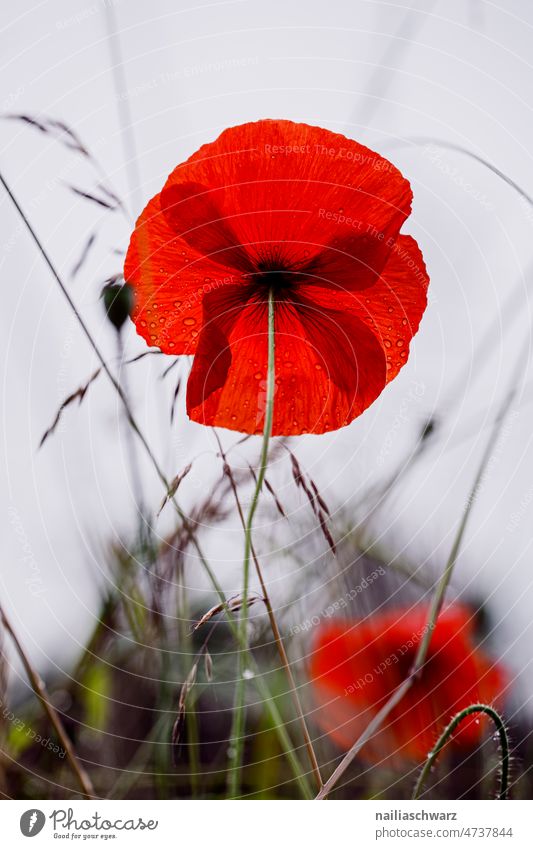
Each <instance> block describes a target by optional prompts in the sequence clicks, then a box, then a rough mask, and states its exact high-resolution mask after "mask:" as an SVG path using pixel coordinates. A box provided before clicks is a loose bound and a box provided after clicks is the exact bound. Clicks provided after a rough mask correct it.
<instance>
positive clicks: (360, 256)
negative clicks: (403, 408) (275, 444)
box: [124, 120, 428, 435]
mask: <svg viewBox="0 0 533 849" xmlns="http://www.w3.org/2000/svg"><path fill="white" fill-rule="evenodd" d="M410 208H411V189H410V186H409V183H408V182H407V180H406V179H405V178H404V177H403V176H402V175H401V174H400V172H399V171H398V170H397V169H396V168H395V167H394V165H392V164H391V163H390V162H388V161H387V160H386V159H384V158H383V157H381V156H380V155H379V154H377V153H374V152H373V151H371V150H369V149H368V148H366V147H363V146H362V145H360V144H359V143H358V142H356V141H353V140H351V139H347V138H345V137H344V136H342V135H340V134H338V133H332V132H330V131H328V130H323V129H320V128H319V127H311V126H308V125H306V124H295V123H293V122H291V121H284V120H275V121H274V120H265V121H258V122H256V123H250V124H244V125H242V126H238V127H232V128H231V129H228V130H225V131H224V132H223V133H222V134H221V135H220V136H219V138H218V139H217V140H216V141H214V142H212V143H210V144H206V145H203V147H201V148H200V149H199V150H198V151H197V152H196V153H195V154H193V156H191V157H190V159H188V160H187V162H185V163H183V164H182V165H179V166H178V167H177V168H176V169H175V170H174V171H173V172H172V174H171V175H170V177H169V178H168V180H167V182H166V184H165V186H164V188H163V190H162V191H161V192H160V194H158V195H156V196H155V197H154V198H152V200H151V201H150V202H149V203H148V205H147V206H146V208H145V210H144V211H143V213H142V214H141V216H140V218H139V219H138V221H137V224H136V227H135V230H134V232H133V235H132V237H131V241H130V245H129V249H128V253H127V256H126V261H125V266H124V276H125V279H126V281H127V282H128V283H129V284H130V285H131V286H132V287H133V289H134V292H135V308H134V312H133V320H134V322H135V324H136V327H137V330H138V332H139V333H140V334H141V335H142V336H143V337H144V338H145V339H146V341H147V342H148V343H149V344H150V345H154V346H158V347H159V348H160V349H161V350H162V351H163V352H165V353H168V354H194V355H195V358H194V364H193V368H192V372H191V375H190V379H189V385H188V392H187V410H188V413H189V416H190V417H191V418H192V419H193V420H195V421H197V422H200V423H202V424H205V425H217V426H221V427H226V428H230V429H232V430H239V431H243V432H246V433H261V432H262V430H263V425H264V413H265V400H266V397H265V388H266V371H267V300H268V293H269V291H272V292H273V294H274V301H275V318H274V324H275V342H276V355H275V371H276V383H275V397H274V423H273V434H275V435H276V434H277V435H279V434H285V435H294V434H299V433H323V432H324V431H328V430H335V429H337V428H340V427H343V426H344V425H347V424H348V423H349V422H350V421H352V419H354V418H355V417H356V416H358V415H360V414H361V413H362V412H363V411H364V410H365V409H366V408H367V407H368V406H369V405H370V404H371V403H372V402H373V401H374V400H375V399H376V398H377V397H378V395H379V394H380V393H381V391H382V390H383V388H384V387H385V385H386V383H387V382H388V381H390V380H391V379H392V378H393V377H395V376H396V374H397V373H398V371H399V370H400V368H401V367H402V366H403V365H404V364H405V362H406V361H407V358H408V353H409V343H410V341H411V339H412V337H413V335H414V334H415V333H416V331H417V329H418V326H419V323H420V319H421V317H422V314H423V312H424V309H425V307H426V290H427V285H428V276H427V273H426V268H425V265H424V261H423V259H422V255H421V253H420V250H419V249H418V246H417V244H416V242H415V241H414V239H412V238H411V237H409V236H401V235H399V233H400V228H401V226H402V224H403V223H404V221H405V219H406V218H407V216H408V215H409V212H410Z"/></svg>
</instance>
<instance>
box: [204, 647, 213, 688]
mask: <svg viewBox="0 0 533 849" xmlns="http://www.w3.org/2000/svg"><path fill="white" fill-rule="evenodd" d="M204 669H205V677H206V679H207V680H208V681H209V682H211V681H212V680H213V658H212V657H211V655H210V654H209V652H208V651H207V649H206V650H205V652H204Z"/></svg>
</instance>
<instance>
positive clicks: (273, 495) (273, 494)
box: [265, 478, 287, 519]
mask: <svg viewBox="0 0 533 849" xmlns="http://www.w3.org/2000/svg"><path fill="white" fill-rule="evenodd" d="M265 487H266V489H267V490H268V492H269V493H270V494H271V496H272V498H273V499H274V504H275V505H276V507H277V509H278V513H280V514H281V515H282V516H283V518H284V519H286V518H287V514H286V513H285V510H284V509H283V507H282V505H281V502H280V500H279V498H278V496H277V495H276V493H275V492H274V490H273V489H272V485H271V484H270V483H269V481H268V480H267V478H265Z"/></svg>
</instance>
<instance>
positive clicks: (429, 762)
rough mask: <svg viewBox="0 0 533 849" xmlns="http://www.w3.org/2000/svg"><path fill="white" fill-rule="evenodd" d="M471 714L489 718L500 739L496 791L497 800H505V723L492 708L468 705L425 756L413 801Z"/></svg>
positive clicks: (507, 769) (506, 768)
mask: <svg viewBox="0 0 533 849" xmlns="http://www.w3.org/2000/svg"><path fill="white" fill-rule="evenodd" d="M473 713H485V714H486V715H487V716H489V717H490V718H491V719H492V721H493V722H494V725H495V726H496V731H497V732H498V735H499V737H500V749H501V757H500V763H501V772H500V788H499V791H498V799H507V794H508V792H509V765H510V759H511V756H510V746H509V735H508V734H507V728H506V727H505V723H504V721H503V719H502V718H501V716H500V714H499V713H498V712H497V711H495V710H494V708H492V707H490V706H489V705H482V704H479V705H470V707H467V708H465V709H464V710H462V711H459V713H458V714H456V716H454V718H453V719H452V721H451V722H450V723H449V725H447V726H446V728H445V729H444V731H443V732H442V734H441V735H440V737H439V739H438V741H437V743H436V744H435V746H434V747H433V749H432V750H431V752H430V753H429V755H428V756H427V759H426V761H425V763H424V766H423V768H422V771H421V773H420V775H419V776H418V781H417V782H416V785H415V789H414V790H413V795H412V798H413V799H419V798H420V793H421V792H422V788H423V786H424V784H425V782H426V779H427V777H428V775H429V773H430V771H431V768H432V766H433V764H434V763H435V761H436V759H437V757H438V756H439V753H440V752H441V750H442V749H443V747H444V746H445V745H446V743H447V742H448V740H449V739H450V737H451V736H452V734H453V732H454V731H455V729H456V728H457V726H458V725H460V723H461V722H462V721H463V719H466V717H468V716H471V715H472V714H473Z"/></svg>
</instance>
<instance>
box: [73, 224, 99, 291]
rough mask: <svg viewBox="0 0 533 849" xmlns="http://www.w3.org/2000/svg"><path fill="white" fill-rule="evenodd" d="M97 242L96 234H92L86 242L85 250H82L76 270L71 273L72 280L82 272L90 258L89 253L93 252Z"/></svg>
mask: <svg viewBox="0 0 533 849" xmlns="http://www.w3.org/2000/svg"><path fill="white" fill-rule="evenodd" d="M95 241H96V233H91V235H90V236H89V238H88V239H87V241H86V242H85V245H84V246H83V250H82V252H81V254H80V256H79V259H78V261H77V263H76V265H75V266H74V268H73V269H72V271H71V272H70V277H71V279H72V280H73V279H74V278H75V277H76V275H77V274H78V273H79V272H80V271H81V269H82V267H83V265H84V263H85V261H86V259H87V257H88V256H89V251H90V250H91V248H92V246H93V245H94V243H95Z"/></svg>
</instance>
